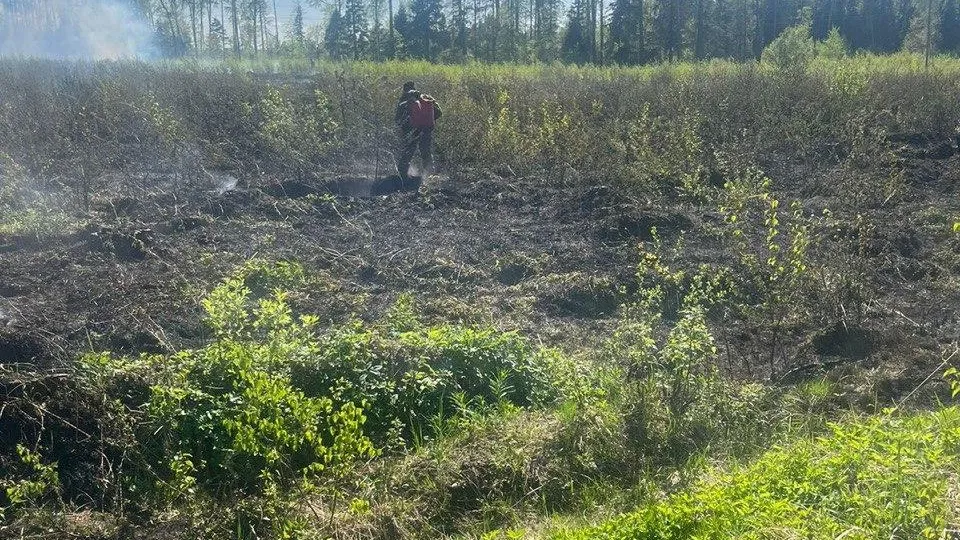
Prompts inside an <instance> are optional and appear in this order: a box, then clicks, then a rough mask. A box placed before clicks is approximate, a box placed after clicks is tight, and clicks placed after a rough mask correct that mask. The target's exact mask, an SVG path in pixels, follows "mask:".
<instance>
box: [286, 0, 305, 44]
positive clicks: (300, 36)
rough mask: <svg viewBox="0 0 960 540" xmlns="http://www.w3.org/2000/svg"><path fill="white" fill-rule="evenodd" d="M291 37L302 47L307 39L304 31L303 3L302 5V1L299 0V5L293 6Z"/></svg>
mask: <svg viewBox="0 0 960 540" xmlns="http://www.w3.org/2000/svg"><path fill="white" fill-rule="evenodd" d="M290 38H291V39H293V42H294V43H295V44H296V45H297V46H299V47H302V46H303V44H304V42H306V40H307V36H306V34H305V33H304V31H303V5H301V4H300V2H297V5H296V6H294V8H293V22H292V23H291V24H290Z"/></svg>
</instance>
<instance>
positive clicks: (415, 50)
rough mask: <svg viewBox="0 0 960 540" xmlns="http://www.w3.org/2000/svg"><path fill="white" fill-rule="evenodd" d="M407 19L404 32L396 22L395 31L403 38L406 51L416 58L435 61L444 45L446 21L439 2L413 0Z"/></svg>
mask: <svg viewBox="0 0 960 540" xmlns="http://www.w3.org/2000/svg"><path fill="white" fill-rule="evenodd" d="M398 15H399V14H398ZM409 18H410V19H409V23H407V24H405V25H404V26H405V27H406V31H404V29H401V28H400V23H399V21H398V22H397V30H398V31H399V32H400V35H401V36H402V37H403V40H404V43H405V44H406V46H407V51H408V52H409V53H410V54H411V55H412V56H414V57H416V58H423V59H427V60H436V58H437V56H438V55H439V52H440V50H441V49H442V48H443V47H444V46H445V45H446V40H445V39H444V37H445V32H446V20H445V18H444V16H443V9H442V6H441V4H440V0H413V1H412V2H411V3H410V13H409Z"/></svg>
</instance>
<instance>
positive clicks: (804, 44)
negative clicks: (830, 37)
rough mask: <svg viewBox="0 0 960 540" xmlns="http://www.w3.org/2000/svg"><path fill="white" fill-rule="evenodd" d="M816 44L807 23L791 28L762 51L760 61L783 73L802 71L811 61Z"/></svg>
mask: <svg viewBox="0 0 960 540" xmlns="http://www.w3.org/2000/svg"><path fill="white" fill-rule="evenodd" d="M815 51H816V44H815V43H814V40H813V37H812V36H811V35H810V25H809V24H807V23H804V24H798V25H796V26H791V27H790V28H787V29H786V30H784V31H783V32H782V33H781V34H780V35H779V36H777V38H776V39H774V40H773V41H772V42H770V44H769V45H767V46H766V48H764V49H763V54H762V55H761V56H760V61H761V62H763V63H765V64H769V65H771V66H773V67H775V68H777V69H781V70H785V71H801V72H802V71H804V70H805V69H806V68H807V65H809V64H810V61H811V60H813V57H814V54H815Z"/></svg>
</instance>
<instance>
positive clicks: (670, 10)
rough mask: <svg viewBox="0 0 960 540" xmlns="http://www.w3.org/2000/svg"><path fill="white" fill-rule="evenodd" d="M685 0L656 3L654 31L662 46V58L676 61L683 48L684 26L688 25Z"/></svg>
mask: <svg viewBox="0 0 960 540" xmlns="http://www.w3.org/2000/svg"><path fill="white" fill-rule="evenodd" d="M683 4H684V0H656V1H655V4H654V13H655V14H654V17H653V21H652V23H653V31H654V35H655V36H656V37H657V44H658V45H659V46H660V53H661V54H660V56H661V58H663V59H665V60H669V61H674V60H677V59H679V58H680V56H681V54H682V52H683V50H682V47H683V28H684V27H685V26H686V18H687V17H686V10H684V9H683Z"/></svg>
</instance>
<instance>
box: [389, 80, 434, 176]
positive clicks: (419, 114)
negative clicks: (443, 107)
mask: <svg viewBox="0 0 960 540" xmlns="http://www.w3.org/2000/svg"><path fill="white" fill-rule="evenodd" d="M441 114H443V113H442V112H441V111H440V104H439V103H437V100H435V99H434V98H433V97H432V96H429V95H427V94H424V93H422V92H420V91H419V90H417V89H416V86H415V85H414V84H413V82H405V83H403V94H402V95H401V96H400V101H399V102H398V103H397V112H396V114H395V115H394V121H395V122H396V124H397V127H398V128H399V129H400V148H399V149H398V151H397V173H398V174H399V175H400V178H401V179H403V180H407V179H408V178H409V176H408V175H409V172H410V161H411V160H412V159H413V156H414V155H415V154H416V153H417V150H418V149H419V151H420V166H421V169H422V174H423V175H424V176H426V175H428V174H430V170H431V168H432V167H433V154H432V152H431V146H432V145H433V128H434V126H435V125H436V122H437V120H439V119H440V115H441Z"/></svg>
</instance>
